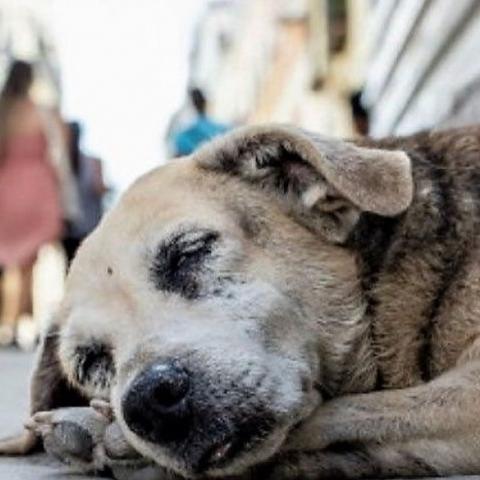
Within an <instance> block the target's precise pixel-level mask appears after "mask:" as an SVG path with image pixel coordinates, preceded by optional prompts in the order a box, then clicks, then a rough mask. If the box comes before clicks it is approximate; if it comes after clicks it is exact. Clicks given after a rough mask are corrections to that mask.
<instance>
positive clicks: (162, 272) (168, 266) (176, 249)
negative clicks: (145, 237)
mask: <svg viewBox="0 0 480 480" xmlns="http://www.w3.org/2000/svg"><path fill="white" fill-rule="evenodd" d="M218 238H219V233H218V232H215V231H212V230H206V229H199V230H194V231H190V232H183V233H180V234H177V235H175V236H174V237H172V238H170V239H168V240H166V241H164V242H162V244H161V245H160V246H159V248H158V250H157V252H156V255H155V258H154V261H153V265H152V267H151V269H150V277H151V279H152V280H153V282H154V284H155V287H156V288H157V289H158V290H162V291H165V292H171V293H177V294H180V295H182V296H183V297H185V298H187V299H189V300H193V299H196V298H198V297H199V295H200V283H199V278H198V276H199V274H200V273H201V271H202V269H203V267H204V264H205V261H206V259H207V257H209V256H210V255H211V254H212V251H213V248H214V245H215V243H216V241H217V240H218Z"/></svg>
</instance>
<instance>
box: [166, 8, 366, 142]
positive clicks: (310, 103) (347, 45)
mask: <svg viewBox="0 0 480 480" xmlns="http://www.w3.org/2000/svg"><path fill="white" fill-rule="evenodd" d="M368 11H369V2H368V0H229V1H227V0H216V1H215V0H214V1H212V2H210V4H209V7H208V9H207V11H206V13H205V15H204V16H203V18H202V19H201V20H200V22H199V24H198V27H197V34H196V41H195V42H194V43H195V48H194V50H193V52H192V56H191V63H190V84H191V85H192V86H197V87H200V88H202V89H203V90H204V91H205V92H206V94H207V96H208V98H209V100H210V109H209V111H210V113H211V114H212V115H213V116H214V117H215V118H217V119H218V120H221V121H224V122H228V123H230V124H233V125H241V124H245V123H264V122H283V123H295V124H297V125H299V126H301V127H305V128H308V129H311V130H316V131H319V132H323V133H327V134H331V135H339V136H349V135H352V133H353V125H352V118H351V109H350V103H349V99H350V95H351V93H352V92H354V91H356V90H357V89H358V88H360V87H361V85H362V84H363V79H364V67H365V65H366V59H367V52H368V44H367V42H366V41H365V34H364V32H365V30H366V24H367V18H368ZM190 115H191V112H190V111H189V108H188V103H187V102H186V104H185V105H184V107H182V109H180V111H179V112H178V114H177V116H176V117H175V118H174V119H173V121H172V125H171V130H170V132H173V131H175V130H176V129H177V128H179V125H181V124H182V123H186V122H188V120H189V118H190V117H189V116H190Z"/></svg>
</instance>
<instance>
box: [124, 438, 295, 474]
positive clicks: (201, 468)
mask: <svg viewBox="0 0 480 480" xmlns="http://www.w3.org/2000/svg"><path fill="white" fill-rule="evenodd" d="M286 436H287V429H281V430H278V431H275V432H271V433H270V434H269V435H268V436H266V437H263V438H262V439H261V440H259V439H241V438H235V437H232V438H230V439H225V440H223V441H222V442H212V443H211V444H209V443H207V444H206V445H205V447H204V448H202V449H201V454H199V452H198V451H197V452H195V454H192V455H189V452H188V450H187V451H186V452H185V454H184V456H183V458H179V457H176V456H174V455H172V454H171V453H169V452H168V451H166V449H165V448H163V447H160V446H158V445H155V444H153V443H150V442H145V441H144V440H142V439H139V438H138V437H135V438H132V437H130V435H129V437H130V441H131V443H132V445H134V446H135V448H136V449H137V450H138V451H139V452H141V453H142V454H143V455H144V456H146V457H148V458H151V459H152V460H153V461H154V462H155V463H157V464H158V465H159V466H160V467H162V468H165V469H167V470H171V471H173V472H175V473H177V474H179V475H181V476H183V477H185V478H192V479H195V478H206V477H207V478H208V477H212V478H219V477H226V476H237V475H241V474H244V473H245V472H246V471H247V470H249V469H250V468H252V467H254V466H256V465H258V464H261V463H263V462H266V461H267V460H268V459H269V458H271V457H272V456H274V455H275V454H276V453H277V452H278V451H279V450H280V448H281V446H282V445H283V444H284V442H285V438H286Z"/></svg>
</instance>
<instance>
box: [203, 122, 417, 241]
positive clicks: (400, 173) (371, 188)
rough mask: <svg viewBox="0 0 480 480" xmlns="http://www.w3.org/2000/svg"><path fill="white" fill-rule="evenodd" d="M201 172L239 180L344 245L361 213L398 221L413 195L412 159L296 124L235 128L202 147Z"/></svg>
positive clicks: (306, 223)
mask: <svg viewBox="0 0 480 480" xmlns="http://www.w3.org/2000/svg"><path fill="white" fill-rule="evenodd" d="M195 156H196V159H197V162H198V163H199V164H200V165H201V166H202V167H204V168H208V169H215V170H220V171H223V172H225V173H228V174H231V175H237V176H239V177H240V178H242V179H243V180H245V181H248V182H251V183H257V184H260V185H261V186H262V187H264V188H266V189H267V190H268V191H270V192H272V193H274V194H275V195H277V196H279V197H280V198H281V199H282V200H283V201H285V205H286V206H287V208H289V209H290V210H291V211H292V212H293V213H295V214H296V216H297V217H298V218H299V219H300V220H301V221H302V223H304V224H305V225H307V226H308V227H309V228H312V229H315V230H317V231H319V233H321V234H323V235H324V236H325V237H326V238H327V239H329V240H331V241H334V242H340V243H341V242H343V241H345V240H346V238H347V237H348V235H349V233H350V232H351V230H352V228H353V227H354V225H355V224H356V222H357V220H358V218H359V216H360V214H361V212H371V213H375V214H377V215H381V216H395V215H398V214H400V213H402V212H403V211H404V210H406V209H407V208H408V206H409V205H410V203H411V201H412V196H413V180H412V174H411V165H410V159H409V157H408V156H407V155H406V154H405V153H404V152H402V151H391V150H379V149H372V148H365V147H360V146H357V145H355V144H353V143H349V142H344V141H340V140H334V139H329V138H326V137H322V136H318V135H314V134H309V133H306V132H303V131H301V130H298V129H294V128H293V127H288V126H280V125H264V126H257V127H245V128H240V129H238V130H236V131H234V132H233V133H231V134H229V135H226V136H224V137H222V138H220V139H218V140H214V141H213V142H211V143H210V144H208V145H206V146H205V147H203V148H202V149H200V150H199V151H198V152H197V153H196V154H195Z"/></svg>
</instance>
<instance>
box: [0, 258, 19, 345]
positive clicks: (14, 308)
mask: <svg viewBox="0 0 480 480" xmlns="http://www.w3.org/2000/svg"><path fill="white" fill-rule="evenodd" d="M21 283H22V282H21V274H20V269H18V268H15V267H8V268H5V270H4V271H3V275H2V282H1V290H0V291H1V296H2V302H1V312H0V346H8V345H11V344H12V343H13V342H14V340H15V330H16V325H17V320H18V316H19V312H20V303H21V300H20V297H21V293H20V292H21V289H22V288H21Z"/></svg>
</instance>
